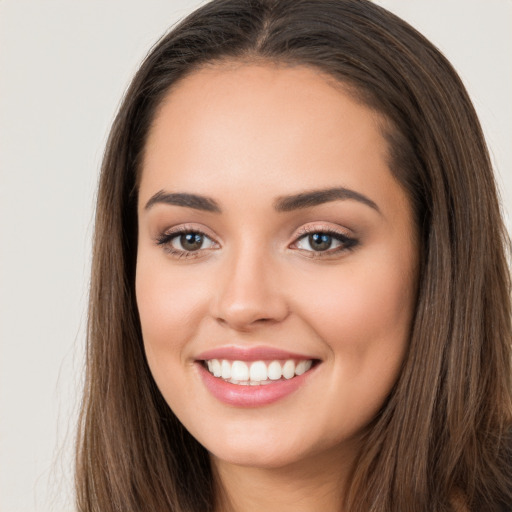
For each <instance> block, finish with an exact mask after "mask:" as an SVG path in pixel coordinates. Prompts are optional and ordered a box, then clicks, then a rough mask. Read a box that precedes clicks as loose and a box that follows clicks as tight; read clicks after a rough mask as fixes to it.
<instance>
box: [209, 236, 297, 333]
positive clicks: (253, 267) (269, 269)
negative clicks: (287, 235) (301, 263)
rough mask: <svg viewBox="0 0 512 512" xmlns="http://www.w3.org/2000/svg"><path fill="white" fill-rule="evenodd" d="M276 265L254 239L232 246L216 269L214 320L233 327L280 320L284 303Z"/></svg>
mask: <svg viewBox="0 0 512 512" xmlns="http://www.w3.org/2000/svg"><path fill="white" fill-rule="evenodd" d="M277 265H278V263H277V261H276V259H275V258H273V257H272V254H271V251H270V250H269V249H268V248H265V247H262V246H261V244H257V243H254V241H250V240H245V241H244V242H242V243H241V244H240V245H239V246H238V247H233V248H232V250H231V251H229V254H228V255H226V258H225V260H224V261H223V266H222V270H221V271H220V272H219V280H218V281H219V287H218V293H217V296H216V301H215V307H214V315H215V316H216V317H217V320H219V321H220V322H221V323H225V324H228V325H230V326H231V327H233V328H235V329H246V328H251V327H254V326H255V325H256V324H261V323H272V322H279V321H281V320H283V319H284V318H285V317H286V316H287V314H288V305H287V302H286V298H285V295H284V293H283V290H282V289H280V287H279V284H278V268H277Z"/></svg>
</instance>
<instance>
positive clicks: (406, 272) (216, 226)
mask: <svg viewBox="0 0 512 512" xmlns="http://www.w3.org/2000/svg"><path fill="white" fill-rule="evenodd" d="M380 121H382V120H381V119H380V118H379V116H378V115H377V114H376V113H375V112H373V111H372V110H370V109H368V108H367V107H365V106H363V105H362V104H360V103H358V102H356V101H354V100H353V99H352V98H351V97H350V96H349V95H348V94H346V93H345V92H343V91H342V89H341V87H340V86H334V85H333V84H332V82H329V81H327V80H326V79H325V78H324V77H323V75H321V74H320V73H319V72H317V71H314V70H312V69H309V68H306V67H288V68H285V67H277V66H273V65H249V64H238V65H237V64H223V65H218V66H212V67H209V68H206V69H202V70H199V71H196V72H195V73H194V74H192V75H190V76H188V77H187V78H185V79H184V80H183V81H181V82H180V83H179V84H178V85H177V86H176V87H175V88H174V89H173V90H172V91H171V92H170V93H169V94H168V96H167V98H166V99H165V101H164V103H163V105H162V106H161V109H160V110H159V111H158V113H157V116H156V119H155V122H154V124H153V126H152V130H151V132H150V134H149V138H148V142H147V146H146V152H145V157H144V161H143V171H142V178H141V183H140V193H139V203H138V215H139V241H138V255H137V277H136V292H137V304H138V308H139V313H140V321H141V325H142V334H143V338H144V346H145V350H146V354H147V359H148V363H149V366H150V368H151V371H152V374H153V376H154V379H155V381H156V383H157V385H158V387H159V389H160V391H161V392H162V395H163V396H164V398H165V400H166V401H167V403H168V404H169V406H170V407H171V409H172V410H173V411H174V413H175V414H176V415H177V417H178V418H179V419H180V420H181V422H182V423H183V425H184V426H185V427H186V428H187V429H188V430H189V431H190V433H191V434H192V435H193V436H194V437H195V438H196V439H197V440H198V441H199V442H200V443H201V444H202V445H203V446H205V447H206V448H207V449H208V450H209V451H210V452H211V453H212V454H213V456H214V457H215V459H217V460H221V461H224V462H227V463H236V464H241V465H251V466H259V467H282V466H285V465H287V464H291V463H294V462H299V461H305V460H308V459H311V458H312V457H315V456H317V455H321V454H322V453H334V452H335V451H337V450H340V451H343V450H344V449H346V448H349V447H350V446H351V445H353V444H354V443H355V442H356V440H357V438H358V434H360V433H361V432H362V430H363V429H364V428H365V426H366V425H368V423H369V422H370V421H371V420H372V418H374V416H375V415H376V413H377V412H378V411H379V409H380V408H381V406H382V404H383V402H384V400H385V399H386V397H387V396H388V394H389V392H390V390H391V388H392V386H393V384H394V383H395V381H396V379H397V376H398V373H399V370H400V366H401V363H402V361H403V358H404V354H405V351H406V349H407V344H408V339H409V331H410V326H411V320H412V316H413V311H414V303H415V288H416V280H417V264H418V254H417V253H418V247H417V241H416V232H415V225H414V222H413V216H412V212H411V207H410V204H409V201H408V199H407V197H406V195H405V193H404V191H403V189H402V188H401V186H400V185H399V184H398V182H397V181H396V180H395V179H394V177H393V176H392V173H391V171H390V169H389V158H388V147H387V145H386V141H385V139H384V138H383V136H382V134H381V131H380V129H379V126H380V125H379V122H380ZM208 366H209V369H208ZM229 380H233V382H229Z"/></svg>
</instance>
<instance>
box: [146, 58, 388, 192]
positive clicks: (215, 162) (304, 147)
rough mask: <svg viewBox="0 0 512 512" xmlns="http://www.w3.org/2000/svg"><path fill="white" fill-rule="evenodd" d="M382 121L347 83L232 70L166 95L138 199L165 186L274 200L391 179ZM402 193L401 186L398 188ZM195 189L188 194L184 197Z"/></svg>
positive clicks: (218, 69) (195, 78)
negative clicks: (252, 193)
mask: <svg viewBox="0 0 512 512" xmlns="http://www.w3.org/2000/svg"><path fill="white" fill-rule="evenodd" d="M382 124H383V119H382V118H381V116H380V115H379V114H378V113H377V112H375V111H374V110H372V109H370V108H368V107H366V106H364V105H363V104H361V102H359V101H357V100H355V99H354V95H353V94H351V93H349V92H348V88H347V87H344V86H343V84H339V83H336V82H334V81H333V79H332V78H329V77H327V76H326V75H325V74H323V73H322V72H320V71H318V70H316V69H312V68H309V67H304V66H293V67H291V66H288V67H285V66H282V65H280V66H278V65H273V64H247V63H228V64H220V65H212V66H208V67H205V68H202V69H200V70H198V71H195V72H193V73H192V74H191V75H189V76H187V77H186V78H184V79H183V80H181V81H180V82H179V83H178V84H176V85H175V87H173V88H172V90H171V91H170V92H169V93H168V94H167V96H166V97H165V99H164V101H163V102H162V105H161V106H160V108H159V110H158V112H157V114H156V116H155V119H154V122H153V125H152V128H151V130H150V133H149V136H148V140H147V144H146V148H145V155H144V159H143V166H142V179H141V188H140V193H141V194H140V195H141V200H144V197H146V198H147V197H149V196H150V195H151V194H154V193H155V192H157V191H158V190H160V189H173V191H174V189H181V190H180V191H184V190H185V191H192V189H193V191H194V192H197V193H204V194H207V195H210V196H211V195H212V194H214V193H218V194H220V195H223V194H224V195H230V194H237V193H238V194H239V193H240V190H242V189H245V190H246V191H247V192H246V196H247V197H249V191H250V190H259V191H260V194H265V193H268V194H270V193H272V194H274V195H275V196H278V195H282V194H285V193H287V192H289V191H290V189H293V190H294V191H295V190H297V189H299V190H300V189H312V188H315V189H319V188H327V187H331V186H333V185H339V186H350V187H351V188H358V187H359V188H361V187H362V188H364V189H366V193H370V194H371V192H372V189H374V190H375V191H378V189H379V188H382V187H383V186H387V185H389V183H390V181H394V180H393V178H392V176H391V174H390V172H389V169H388V165H387V164H388V147H387V143H386V141H385V139H384V137H383V136H382V133H381V129H380V126H381V125H382ZM394 185H395V186H396V183H395V184H394ZM187 189H188V190H187Z"/></svg>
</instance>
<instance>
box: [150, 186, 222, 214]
mask: <svg viewBox="0 0 512 512" xmlns="http://www.w3.org/2000/svg"><path fill="white" fill-rule="evenodd" d="M158 203H160V204H170V205H174V206H185V207H186V208H194V209H195V210H203V211H205V212H213V213H221V209H220V207H219V205H218V204H217V201H215V200H214V199H212V198H210V197H205V196H200V195H197V194H184V193H171V192H165V191H163V190H160V191H159V192H157V193H156V194H155V195H154V196H152V197H151V199H150V200H149V201H148V202H147V203H146V206H145V209H146V210H149V209H150V208H151V207H152V206H154V205H155V204H158Z"/></svg>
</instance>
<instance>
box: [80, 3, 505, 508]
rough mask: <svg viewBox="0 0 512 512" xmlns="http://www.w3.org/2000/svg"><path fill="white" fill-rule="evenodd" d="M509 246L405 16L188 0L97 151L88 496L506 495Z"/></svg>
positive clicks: (453, 110) (207, 500)
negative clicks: (188, 7) (100, 159)
mask: <svg viewBox="0 0 512 512" xmlns="http://www.w3.org/2000/svg"><path fill="white" fill-rule="evenodd" d="M506 247H507V237H506V235H505V231H504V228H503V224H502V221H501V217H500V211H499V207H498V202H497V198H496V188H495V183H494V179H493V174H492V170H491V165H490V162H489V157H488V154H487V150H486V146H485V142H484V140H483V136H482V132H481V129H480V125H479V123H478V120H477V118H476V115H475V112H474V109H473V107H472V105H471V103H470V100H469V99H468V96H467V93H466V92H465V90H464V87H463V85H462V83H461V81H460V79H459V78H458V77H457V75H456V73H455V72H454V71H453V69H452V67H451V66H450V64H449V63H448V62H447V61H446V60H445V59H444V58H443V56H442V55H440V54H439V52H438V51H437V50H436V49H435V48H434V47H433V46H432V45H431V44H430V43H429V42H428V41H426V40H425V39H424V38H423V37H422V36H421V35H420V34H419V33H418V32H416V31H415V30H414V29H412V28H411V27H410V26H409V25H407V24H406V23H404V22H403V21H401V20H400V19H398V18H396V17H395V16H393V15H392V14H390V13H388V12H387V11H385V10H384V9H382V8H380V7H378V6H376V5H374V4H372V3H370V2H368V1H366V0H251V1H246V0H243V1H242V0H214V1H213V2H210V3H208V4H206V5H204V6H203V7H201V8H200V9H198V10H197V11H196V12H194V13H193V14H191V15H190V16H189V17H188V18H187V19H185V20H184V21H183V22H182V23H180V24H179V25H178V26H176V27H175V28H174V29H173V30H172V31H171V32H170V33H169V34H168V35H167V36H165V37H164V38H163V39H162V40H161V41H160V42H159V43H158V44H157V45H156V46H155V48H154V49H153V50H152V51H151V53H150V55H149V56H148V57H147V58H146V60H145V62H144V63H143V64H142V66H141V68H140V70H139V71H138V73H137V75H136V76H135V78H134V80H133V82H132V84H131V86H130V88H129V90H128V92H127V94H126V97H125V100H124V102H123V105H122V107H121V109H120V111H119V114H118V116H117V118H116V120H115V123H114V126H113V128H112V132H111V135H110V139H109V142H108V146H107V151H106V154H105V158H104V163H103V169H102V175H101V181H100V188H99V196H98V206H97V218H96V233H95V245H94V261H93V274H92V286H91V296H90V324H89V349H88V350H89V351H88V359H87V383H86V389H85V399H84V405H83V412H82V417H81V426H80V431H79V439H78V455H77V458H78V461H77V497H78V508H79V510H81V511H93V510H94V511H102V512H106V511H114V510H115V511H120V510H123V511H125V510H126V511H127V510H133V511H146V510H147V511H156V510H158V511H173V512H175V511H176V512H177V511H214V512H227V511H237V512H238V511H244V512H249V511H254V510H265V511H272V510H279V511H287V510H293V511H304V512H306V511H318V510H322V511H323V510H325V511H331V510H332V511H340V512H355V511H357V512H368V511H375V512H381V511H389V512H401V511H414V512H422V511H425V512H427V511H428V512H432V511H436V512H437V511H439V512H440V511H459V510H460V511H472V512H473V511H475V512H476V511H478V512H480V511H505V510H510V509H511V508H512V475H511V470H510V460H511V432H510V428H511V422H512V417H511V413H512V401H511V392H512V387H511V377H512V371H511V342H512V329H511V308H510V277H509V273H508V269H507V262H506V256H505V252H506Z"/></svg>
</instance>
